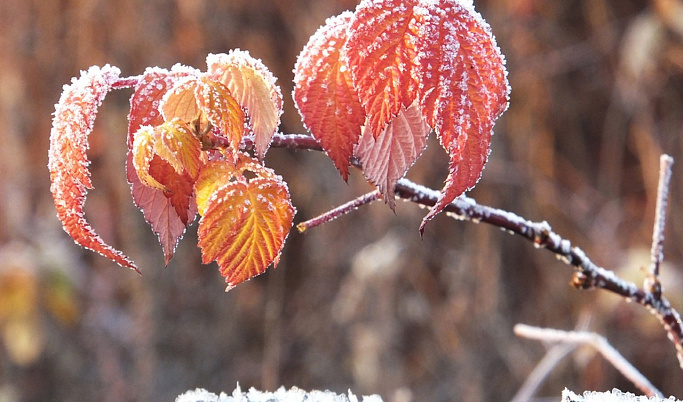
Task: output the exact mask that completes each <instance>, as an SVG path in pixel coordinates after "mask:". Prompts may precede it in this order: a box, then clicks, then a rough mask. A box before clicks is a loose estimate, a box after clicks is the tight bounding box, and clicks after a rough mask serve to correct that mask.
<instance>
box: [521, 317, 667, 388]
mask: <svg viewBox="0 0 683 402" xmlns="http://www.w3.org/2000/svg"><path fill="white" fill-rule="evenodd" d="M514 331H515V334H516V335H517V336H520V337H522V338H527V339H535V340H539V341H543V342H550V343H563V344H573V345H591V346H593V347H594V348H595V349H596V350H597V351H598V352H600V354H601V355H602V356H603V357H604V358H605V359H607V361H608V362H610V363H611V364H612V366H614V368H616V369H617V370H619V372H620V373H621V374H623V375H624V376H625V377H626V378H628V379H629V381H631V382H632V383H633V385H635V386H636V387H637V388H638V389H639V390H641V391H643V393H644V394H645V395H647V396H658V397H660V398H661V397H663V395H662V393H661V391H659V390H658V389H657V387H655V386H654V385H652V383H651V382H650V380H648V379H647V378H645V376H644V375H642V374H641V373H640V371H638V369H636V368H635V367H634V366H633V365H632V364H631V363H629V362H628V360H626V359H625V358H624V356H622V355H621V353H619V351H617V350H616V349H614V347H612V345H610V344H609V342H608V341H607V339H605V338H604V337H602V336H600V335H598V334H595V333H592V332H583V331H560V330H557V329H549V328H538V327H532V326H529V325H524V324H517V325H515V328H514Z"/></svg>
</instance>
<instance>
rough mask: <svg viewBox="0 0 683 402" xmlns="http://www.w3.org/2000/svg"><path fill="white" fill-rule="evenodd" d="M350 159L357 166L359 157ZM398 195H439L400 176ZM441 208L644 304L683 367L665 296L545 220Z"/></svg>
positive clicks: (300, 141) (466, 205) (674, 316)
mask: <svg viewBox="0 0 683 402" xmlns="http://www.w3.org/2000/svg"><path fill="white" fill-rule="evenodd" d="M272 146H273V147H283V148H295V149H307V150H318V151H319V150H321V149H322V148H321V147H320V144H318V143H317V141H316V140H315V138H313V137H311V136H309V135H302V134H276V135H275V136H274V137H273V142H272ZM352 163H353V164H354V165H356V166H359V167H360V165H359V163H358V161H356V160H352ZM395 194H396V196H397V197H399V198H402V199H405V200H408V201H411V202H414V203H417V204H420V205H425V206H428V207H432V206H434V205H435V204H436V201H437V200H438V199H439V192H438V191H435V190H432V189H430V188H427V187H424V186H421V185H419V184H415V183H413V182H411V181H410V180H407V179H401V180H399V181H398V183H397V184H396V188H395ZM444 211H445V212H446V213H447V214H448V215H450V216H452V217H454V218H456V219H461V220H469V221H472V222H483V223H487V224H489V225H493V226H496V227H499V228H501V229H503V230H505V231H507V232H508V233H511V234H515V235H518V236H521V237H523V238H525V239H527V240H529V241H531V242H533V244H534V246H535V247H537V248H545V249H546V250H548V251H550V252H552V253H554V254H555V255H556V256H557V257H558V258H559V259H560V260H562V261H564V262H565V263H567V264H569V265H572V266H574V267H575V273H574V277H573V280H572V285H573V286H574V287H576V288H577V289H592V288H602V289H605V290H608V291H610V292H612V293H615V294H617V295H620V296H623V297H625V298H627V299H629V300H631V301H634V302H636V303H638V304H641V305H643V306H645V307H646V308H647V309H648V311H650V312H651V313H652V314H653V315H654V316H655V317H657V319H658V320H659V321H660V323H661V324H662V326H663V327H664V329H665V330H666V331H667V335H668V337H669V339H670V340H671V341H672V342H673V344H674V346H675V347H676V351H677V356H678V361H679V364H680V366H681V367H682V368H683V323H682V322H681V317H680V314H679V313H678V311H676V310H675V309H674V308H672V307H671V304H670V303H669V301H668V300H667V299H666V298H665V297H660V298H657V297H655V296H654V295H653V294H652V293H651V292H646V291H644V290H642V289H639V288H638V286H636V285H635V284H634V283H632V282H628V281H625V280H623V279H621V278H619V277H617V276H616V275H615V274H614V272H612V271H609V270H606V269H604V268H602V267H599V266H597V265H596V264H595V263H593V261H591V260H590V259H589V258H588V257H587V256H586V254H585V253H584V252H583V250H581V249H580V248H578V247H576V246H572V244H571V242H570V241H569V240H567V239H564V238H562V237H561V236H560V235H559V234H557V233H555V232H553V230H552V228H551V227H550V225H549V224H548V222H545V221H543V222H532V221H529V220H527V219H524V218H522V217H520V216H518V215H516V214H514V213H511V212H508V211H504V210H501V209H497V208H493V207H488V206H485V205H480V204H477V203H476V201H474V200H473V199H471V198H469V197H465V196H461V197H459V198H457V199H456V200H455V201H453V202H452V203H451V204H449V205H448V206H446V208H445V209H444Z"/></svg>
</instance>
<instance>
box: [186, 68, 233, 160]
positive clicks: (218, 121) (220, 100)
mask: <svg viewBox="0 0 683 402" xmlns="http://www.w3.org/2000/svg"><path fill="white" fill-rule="evenodd" d="M195 96H196V98H197V105H199V108H200V109H201V111H202V112H203V113H204V114H205V115H206V117H207V119H208V120H209V121H210V122H211V124H213V126H214V127H217V128H218V130H219V131H220V133H221V134H222V135H223V136H225V137H227V138H228V140H229V141H230V145H231V149H232V152H233V154H237V153H238V152H239V147H240V143H241V142H242V137H244V130H245V127H244V123H245V122H244V120H245V116H244V112H243V111H242V108H241V107H240V105H239V103H237V101H236V100H235V98H234V97H233V96H232V95H231V94H230V90H229V89H228V88H227V87H226V86H225V85H223V83H221V82H219V81H214V80H212V79H210V78H208V77H206V76H205V77H202V78H201V79H200V81H199V83H198V85H197V89H196V91H195Z"/></svg>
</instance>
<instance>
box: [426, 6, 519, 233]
mask: <svg viewBox="0 0 683 402" xmlns="http://www.w3.org/2000/svg"><path fill="white" fill-rule="evenodd" d="M416 14H417V15H419V16H420V17H419V20H420V21H421V24H422V27H421V28H420V31H421V32H422V33H423V35H424V36H425V37H427V38H429V40H424V41H421V42H419V43H418V45H417V57H418V62H419V66H420V68H419V71H418V76H419V78H420V82H421V84H422V85H421V86H420V90H419V93H418V96H419V101H420V105H421V107H422V111H423V115H424V117H425V119H426V120H427V122H428V123H429V125H430V126H431V127H433V128H434V129H435V131H436V133H437V136H438V138H439V141H440V142H441V145H442V146H443V148H444V149H445V150H446V152H448V154H449V156H450V163H449V174H448V177H447V178H446V184H445V186H444V188H443V190H442V195H441V197H440V199H439V201H438V202H437V204H436V205H435V206H434V208H433V209H432V210H431V211H430V212H429V214H427V216H426V217H425V218H424V219H423V221H422V225H421V227H420V230H423V229H424V226H425V224H426V222H427V221H429V220H430V219H431V218H433V217H434V216H435V215H436V214H437V213H439V212H440V211H441V210H442V209H443V208H444V207H445V206H446V205H447V204H448V203H450V202H451V201H453V200H454V199H455V198H456V197H457V196H459V195H460V194H462V193H463V192H465V191H467V190H468V189H470V188H472V187H473V186H474V185H475V184H476V183H477V181H478V180H479V178H480V177H481V173H482V170H483V168H484V165H485V163H486V160H487V158H488V154H489V146H490V141H491V134H492V132H493V125H494V123H495V121H496V119H497V118H498V116H500V114H502V113H503V112H504V111H505V109H506V108H507V105H508V96H509V86H508V83H507V71H506V69H505V61H504V58H503V56H502V55H501V53H500V49H498V47H497V45H496V41H495V38H494V37H493V35H492V34H491V29H490V27H489V26H488V24H487V23H486V21H484V19H483V18H482V17H481V15H479V14H478V13H477V12H476V11H474V9H473V7H472V6H471V4H469V3H463V2H460V1H457V0H441V1H439V3H438V6H437V5H436V4H434V3H431V2H430V3H429V4H426V3H425V4H423V5H422V6H421V7H419V8H418V9H417V10H416Z"/></svg>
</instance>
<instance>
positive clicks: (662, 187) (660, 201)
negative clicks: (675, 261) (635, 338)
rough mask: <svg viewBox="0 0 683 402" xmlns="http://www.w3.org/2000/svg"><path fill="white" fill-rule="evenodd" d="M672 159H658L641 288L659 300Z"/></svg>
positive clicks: (666, 157) (663, 157) (667, 157)
mask: <svg viewBox="0 0 683 402" xmlns="http://www.w3.org/2000/svg"><path fill="white" fill-rule="evenodd" d="M673 163H674V159H673V158H672V157H670V156H669V155H662V156H661V157H660V158H659V183H658V185H657V204H656V206H655V224H654V228H653V229H652V249H651V250H650V268H649V270H648V271H649V272H648V277H647V278H646V279H645V283H644V284H643V288H644V289H645V290H646V291H648V292H650V293H652V294H653V296H654V297H655V298H660V297H661V294H662V285H661V283H660V282H659V265H660V263H661V262H662V260H663V259H664V225H665V223H666V206H667V204H668V201H669V184H670V183H671V167H672V165H673Z"/></svg>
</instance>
